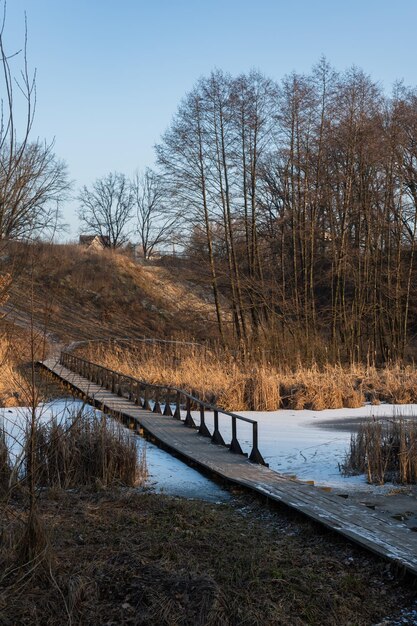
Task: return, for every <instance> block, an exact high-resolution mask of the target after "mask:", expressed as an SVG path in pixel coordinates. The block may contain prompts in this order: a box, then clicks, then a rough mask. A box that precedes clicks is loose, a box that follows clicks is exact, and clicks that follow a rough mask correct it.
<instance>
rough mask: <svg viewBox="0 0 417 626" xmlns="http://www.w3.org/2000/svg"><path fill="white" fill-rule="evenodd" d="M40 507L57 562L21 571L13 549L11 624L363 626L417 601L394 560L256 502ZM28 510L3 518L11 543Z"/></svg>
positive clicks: (140, 501)
mask: <svg viewBox="0 0 417 626" xmlns="http://www.w3.org/2000/svg"><path fill="white" fill-rule="evenodd" d="M40 509H41V514H42V518H43V521H44V524H45V526H46V528H47V534H48V536H49V542H50V554H51V560H50V566H48V567H46V566H45V564H44V565H39V566H38V567H36V568H33V567H30V566H28V567H26V568H23V569H17V568H16V566H15V565H16V564H15V562H14V560H13V550H12V549H11V548H10V547H9V548H7V549H6V546H7V545H8V543H7V541H4V542H3V547H2V549H1V552H0V555H1V561H0V623H1V624H4V625H12V624H19V625H24V624H30V625H31V626H36V625H38V624H39V625H40V624H56V625H58V624H59V625H60V626H61V625H63V624H74V625H75V624H79V625H81V624H82V625H83V626H85V625H90V624H91V625H93V624H94V625H96V624H103V625H104V624H106V625H108V626H110V625H113V624H135V625H145V624H146V625H147V626H148V625H149V626H152V625H155V626H157V625H158V626H162V625H165V624H166V625H184V626H185V625H189V626H199V625H201V626H202V625H210V624H211V625H229V624H230V625H232V624H233V625H234V624H245V625H253V626H255V625H259V626H260V625H262V626H268V625H279V624H282V625H288V626H290V625H291V626H301V625H305V624H311V625H317V626H318V625H320V626H325V625H338V626H339V625H340V624H343V625H345V626H348V625H349V624H350V625H352V626H353V625H355V626H360V625H365V624H366V625H370V624H374V623H377V622H378V621H380V620H381V619H382V618H384V616H386V615H395V614H397V613H399V611H400V609H401V608H404V607H407V606H409V605H410V604H411V602H412V601H413V599H414V596H415V594H414V592H413V590H412V588H411V586H410V585H408V584H406V583H405V582H401V581H400V580H399V579H397V578H396V577H395V576H394V575H393V573H392V572H391V570H390V567H389V566H388V565H387V564H386V563H384V562H382V561H380V560H378V559H376V558H374V557H372V556H370V555H368V554H366V553H364V552H362V551H361V550H359V549H357V548H356V547H354V546H351V545H349V544H348V543H346V542H345V541H343V540H341V539H339V538H335V537H333V536H332V535H329V534H328V533H323V532H319V531H318V529H317V527H315V526H313V525H311V524H310V523H309V522H304V521H299V520H298V519H293V518H291V517H289V516H286V515H284V514H282V513H281V512H278V511H275V510H268V509H265V507H263V506H262V507H261V506H260V505H259V504H257V503H256V502H252V501H251V500H249V499H248V498H246V497H245V498H244V499H243V498H242V499H237V500H236V502H235V503H234V505H233V506H229V505H221V506H219V505H217V506H215V505H212V504H207V503H202V502H190V501H186V500H179V499H173V498H168V497H163V496H156V495H153V494H147V493H138V492H136V491H124V492H112V493H109V492H106V493H98V494H91V493H66V494H63V493H61V494H58V495H57V497H56V498H55V499H52V498H51V497H49V498H47V497H44V498H43V499H42V500H41V501H40ZM7 510H8V511H9V513H10V512H11V509H9V508H8V509H7ZM19 515H20V511H19V506H18V505H17V504H15V505H14V510H13V515H12V516H10V515H8V516H7V524H6V509H4V510H3V511H2V512H1V513H0V519H1V521H2V527H3V537H7V536H9V533H10V532H11V530H12V529H13V527H14V526H15V525H16V524H17V522H16V521H15V520H17V519H18V517H19Z"/></svg>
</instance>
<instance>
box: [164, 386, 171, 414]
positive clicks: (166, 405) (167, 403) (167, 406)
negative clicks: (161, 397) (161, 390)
mask: <svg viewBox="0 0 417 626" xmlns="http://www.w3.org/2000/svg"><path fill="white" fill-rule="evenodd" d="M170 395H171V389H170V388H169V387H168V388H167V390H166V396H165V408H164V415H166V416H167V417H172V410H171V405H170V403H169V397H170Z"/></svg>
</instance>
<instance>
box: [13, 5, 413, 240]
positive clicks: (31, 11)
mask: <svg viewBox="0 0 417 626" xmlns="http://www.w3.org/2000/svg"><path fill="white" fill-rule="evenodd" d="M25 11H26V13H27V18H28V38H29V41H28V58H29V64H30V66H31V67H32V68H36V69H37V72H38V79H37V92H38V102H37V114H36V123H35V129H34V131H35V132H34V134H35V135H38V136H39V137H41V138H47V139H52V138H53V137H55V138H56V146H55V148H56V153H57V155H58V156H59V157H61V158H62V159H64V160H66V161H67V163H68V166H69V172H70V176H71V178H72V179H74V180H75V188H76V189H77V188H79V187H80V186H82V185H84V184H86V185H90V184H91V183H92V181H94V180H95V179H96V178H97V177H100V176H102V175H104V174H106V173H108V172H110V171H114V170H116V171H121V172H124V173H125V174H127V175H128V176H131V175H132V174H133V173H134V171H135V170H136V169H138V168H139V169H142V168H144V167H145V166H146V165H152V164H153V161H154V152H153V146H154V144H155V143H156V142H157V141H158V139H159V137H160V135H161V133H162V132H163V131H164V130H165V128H166V127H167V126H168V125H169V123H170V120H171V117H172V115H173V114H174V113H175V110H176V108H177V106H178V103H179V102H180V100H181V98H182V97H183V96H184V95H185V93H186V92H187V91H188V90H189V89H191V88H192V86H193V85H194V83H195V82H196V80H197V79H198V78H199V77H200V76H202V75H206V74H208V73H209V72H210V71H211V70H212V69H213V68H216V67H217V68H221V69H224V70H226V71H229V72H231V73H232V74H237V73H240V72H242V71H247V70H249V69H251V68H253V67H254V68H257V69H260V70H261V71H262V72H263V73H265V74H267V75H268V76H270V77H272V78H274V79H278V80H279V79H280V78H281V77H282V76H284V75H285V74H287V73H289V72H291V71H292V70H296V71H298V72H304V71H306V72H307V71H309V70H310V69H311V66H312V65H313V64H314V63H316V62H317V61H318V59H319V58H320V56H321V55H322V54H324V55H325V56H326V57H327V59H328V61H329V62H330V63H331V64H332V65H333V66H335V67H336V69H338V70H343V69H345V68H347V67H349V66H351V65H353V64H355V65H358V66H360V67H362V68H363V69H364V70H365V71H366V72H367V73H369V74H371V76H372V77H373V78H374V79H376V80H378V81H380V82H381V83H382V85H383V86H384V87H385V88H386V90H387V91H389V90H390V88H391V85H392V83H393V82H394V81H395V80H396V79H404V82H405V83H406V84H409V85H414V84H417V76H416V61H417V55H416V48H417V38H416V31H415V29H416V24H417V1H416V0H361V1H360V0H297V1H295V2H292V3H291V2H289V1H288V0H257V2H254V1H253V0H251V1H248V0H223V1H220V0H152V1H145V0H118V1H115V0H9V2H8V8H7V12H8V19H7V25H6V34H5V39H6V42H8V48H9V51H10V50H12V49H15V48H17V47H20V45H21V42H22V38H23V34H24V12H25ZM75 207H76V202H74V201H73V202H70V203H68V205H67V207H66V209H65V218H66V221H67V222H69V223H70V224H71V227H72V231H71V232H72V236H73V237H74V236H75V235H76V233H77V228H78V225H77V220H76V218H75V215H74V213H75Z"/></svg>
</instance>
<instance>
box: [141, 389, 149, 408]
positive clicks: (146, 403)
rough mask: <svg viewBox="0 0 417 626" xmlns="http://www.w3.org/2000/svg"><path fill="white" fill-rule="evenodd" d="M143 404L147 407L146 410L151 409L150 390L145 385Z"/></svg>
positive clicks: (143, 406)
mask: <svg viewBox="0 0 417 626" xmlns="http://www.w3.org/2000/svg"><path fill="white" fill-rule="evenodd" d="M143 396H144V398H143V405H142V409H145V411H150V410H151V407H150V404H149V391H148V387H146V386H145V389H144V392H143Z"/></svg>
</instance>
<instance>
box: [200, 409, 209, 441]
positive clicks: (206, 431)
mask: <svg viewBox="0 0 417 626" xmlns="http://www.w3.org/2000/svg"><path fill="white" fill-rule="evenodd" d="M198 433H199V434H200V435H203V437H211V433H210V431H209V429H208V428H207V424H206V419H205V415H204V404H200V426H199V428H198Z"/></svg>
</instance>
